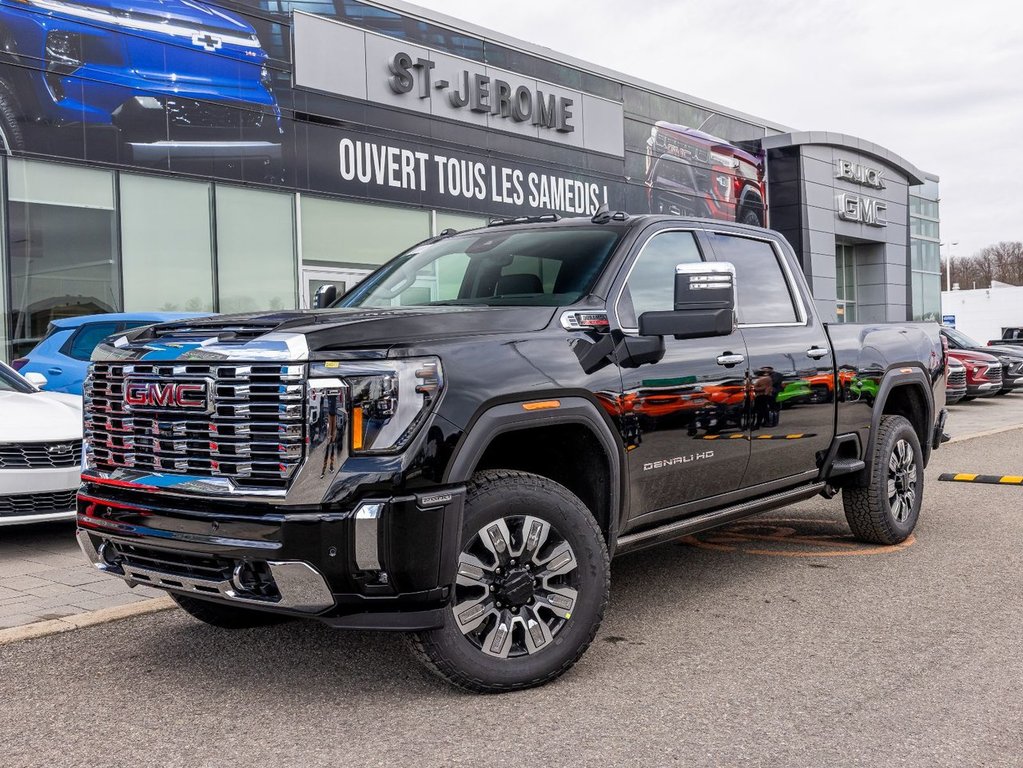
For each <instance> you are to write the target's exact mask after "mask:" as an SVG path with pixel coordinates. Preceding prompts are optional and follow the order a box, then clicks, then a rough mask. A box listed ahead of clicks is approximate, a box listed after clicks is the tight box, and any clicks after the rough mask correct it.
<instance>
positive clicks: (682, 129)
mask: <svg viewBox="0 0 1023 768" xmlns="http://www.w3.org/2000/svg"><path fill="white" fill-rule="evenodd" d="M656 126H657V128H658V129H659V130H667V131H672V132H673V133H678V134H682V135H683V136H686V137H688V139H689V140H690V141H692V142H693V143H695V144H702V145H703V146H706V147H707V148H708V149H713V150H714V151H715V152H720V153H721V154H723V155H733V156H735V157H739V158H742V159H743V160H746V161H747V162H749V163H752V164H753V165H759V163H760V158H758V157H757V156H756V155H754V154H751V153H750V152H747V151H746V150H744V149H741V148H739V147H737V146H735V145H734V144H731V143H730V142H728V141H726V140H725V139H722V138H721V137H720V136H714V135H713V134H710V133H707V132H705V131H701V130H698V129H696V128H690V127H688V126H685V125H678V124H677V123H668V122H665V121H663V120H660V121H658V122H657V123H656Z"/></svg>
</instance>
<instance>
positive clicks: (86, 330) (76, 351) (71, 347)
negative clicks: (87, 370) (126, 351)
mask: <svg viewBox="0 0 1023 768" xmlns="http://www.w3.org/2000/svg"><path fill="white" fill-rule="evenodd" d="M121 327H122V326H121V324H120V323H89V324H88V325H83V326H82V327H81V328H79V329H78V330H77V331H76V332H75V334H74V335H73V336H72V337H71V338H70V339H69V340H68V342H67V343H66V344H65V345H64V348H63V349H62V350H61V352H63V353H64V354H65V355H67V356H68V357H73V358H74V359H75V360H88V359H89V358H90V357H92V350H94V349H95V348H96V345H97V344H99V343H100V342H101V341H103V339H105V338H106V337H107V336H110V335H112V334H115V333H117V331H118V330H119V329H120V328H121Z"/></svg>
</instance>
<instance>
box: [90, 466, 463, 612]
mask: <svg viewBox="0 0 1023 768" xmlns="http://www.w3.org/2000/svg"><path fill="white" fill-rule="evenodd" d="M463 497H464V489H463V488H461V487H458V488H450V489H444V490H443V491H432V492H430V493H428V494H418V495H416V494H410V495H407V496H395V497H387V498H371V499H364V500H362V501H360V502H357V503H355V504H354V505H352V506H351V507H350V508H345V509H329V508H325V507H316V508H310V509H301V510H295V509H293V508H291V509H288V510H284V509H282V508H280V507H275V506H273V505H265V506H264V507H262V508H259V509H253V508H252V506H251V505H247V506H246V505H240V504H234V505H229V504H216V505H211V504H210V503H209V501H208V500H195V501H194V502H192V501H190V500H189V501H183V500H182V499H181V498H177V497H175V498H171V497H162V496H157V495H152V494H150V495H142V494H137V493H130V494H129V493H126V492H122V491H118V490H116V489H108V488H104V487H98V486H88V485H87V486H85V487H83V489H82V491H81V492H80V493H79V496H78V542H79V545H80V546H81V548H82V551H83V552H84V553H85V555H86V557H87V558H88V559H89V561H90V562H92V563H93V565H94V566H95V567H96V568H98V569H100V570H102V571H104V572H106V573H109V574H111V575H113V576H117V577H119V578H121V579H124V580H125V581H126V582H127V583H128V584H129V585H130V586H136V585H138V584H144V585H146V586H151V587H156V588H159V589H163V590H166V591H168V592H173V593H176V594H184V595H188V596H191V597H198V598H202V599H205V600H212V601H215V602H223V603H227V604H234V605H239V606H245V607H250V608H256V609H259V610H265V611H272V612H276V613H285V614H290V615H296V616H306V617H316V618H318V619H321V620H323V621H325V622H327V623H329V624H333V625H336V626H342V627H359V628H366V629H402V630H408V629H427V628H432V627H436V626H439V625H440V623H441V621H442V619H443V610H444V609H445V607H446V606H447V603H448V599H449V597H450V590H451V584H452V583H453V582H454V568H455V563H456V560H457V551H458V549H457V548H458V544H459V538H460V535H461V517H462V503H463Z"/></svg>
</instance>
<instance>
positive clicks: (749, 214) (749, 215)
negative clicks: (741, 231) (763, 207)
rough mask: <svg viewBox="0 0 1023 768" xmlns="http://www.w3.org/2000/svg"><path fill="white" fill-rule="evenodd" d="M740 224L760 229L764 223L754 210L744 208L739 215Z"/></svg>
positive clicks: (758, 213)
mask: <svg viewBox="0 0 1023 768" xmlns="http://www.w3.org/2000/svg"><path fill="white" fill-rule="evenodd" d="M739 223H740V224H749V225H750V226H751V227H762V226H764V222H763V220H762V218H761V216H760V212H759V211H758V210H756V209H755V208H744V209H743V210H742V212H741V213H740V214H739Z"/></svg>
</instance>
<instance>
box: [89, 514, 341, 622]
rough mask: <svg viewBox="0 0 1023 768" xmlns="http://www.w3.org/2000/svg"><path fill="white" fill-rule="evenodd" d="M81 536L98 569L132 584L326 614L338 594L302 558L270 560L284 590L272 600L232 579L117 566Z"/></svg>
mask: <svg viewBox="0 0 1023 768" xmlns="http://www.w3.org/2000/svg"><path fill="white" fill-rule="evenodd" d="M77 539H78V545H79V547H81V549H82V552H84V553H85V556H86V557H87V558H88V559H89V561H90V562H91V563H92V564H93V565H94V566H95V567H96V568H98V569H99V570H101V571H103V572H104V573H109V574H111V575H112V576H118V577H119V578H122V579H124V580H125V581H126V582H127V583H128V586H131V587H133V586H136V585H139V584H142V585H145V586H148V587H157V588H158V589H166V590H170V591H172V592H178V593H182V594H186V595H194V596H196V597H213V598H217V599H221V600H228V601H230V602H233V603H243V604H245V605H251V606H259V607H264V608H279V609H284V610H289V611H298V612H300V613H310V614H313V613H322V612H323V611H325V610H327V609H328V608H332V607H333V606H334V602H335V601H334V596H333V594H331V591H330V587H328V586H327V581H326V579H324V578H323V574H321V573H320V572H319V571H318V570H316V569H315V568H314V567H313V566H311V565H310V564H309V563H306V562H303V561H301V560H268V561H266V563H267V566H268V567H269V569H270V575H271V577H272V578H273V581H274V584H275V585H276V586H277V591H278V592H279V593H280V599H271V598H265V597H256V596H250V595H246V594H244V593H243V592H241V591H240V590H239V589H238V587H237V586H236V585H235V584H234V583H233V582H232V581H231V580H225V581H215V580H212V579H197V578H194V577H190V576H182V575H180V574H176V573H165V572H163V571H158V570H155V569H152V568H141V567H139V566H135V565H129V564H123V565H121V566H113V565H110V564H109V563H106V562H104V560H103V558H102V557H101V556H100V554H99V552H98V551H97V550H96V547H95V546H94V545H93V543H92V539H91V537H90V536H89V534H88V533H87V532H86V531H78V533H77Z"/></svg>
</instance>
